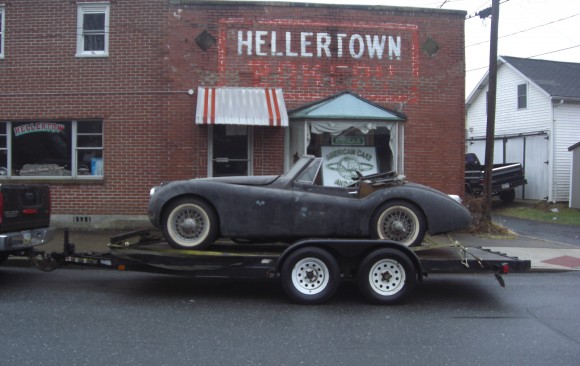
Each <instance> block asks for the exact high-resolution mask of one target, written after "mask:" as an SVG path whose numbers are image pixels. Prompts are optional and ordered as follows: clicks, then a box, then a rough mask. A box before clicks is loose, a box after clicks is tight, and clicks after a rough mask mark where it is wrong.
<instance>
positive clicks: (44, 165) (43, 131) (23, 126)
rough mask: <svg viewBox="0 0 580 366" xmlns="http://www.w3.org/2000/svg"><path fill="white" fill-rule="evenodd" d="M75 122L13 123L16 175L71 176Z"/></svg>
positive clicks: (13, 167) (14, 171)
mask: <svg viewBox="0 0 580 366" xmlns="http://www.w3.org/2000/svg"><path fill="white" fill-rule="evenodd" d="M71 125H72V123H71V122H50V123H49V122H32V123H14V124H13V125H12V132H11V133H12V169H13V175H25V176H70V175H71V171H70V164H71Z"/></svg>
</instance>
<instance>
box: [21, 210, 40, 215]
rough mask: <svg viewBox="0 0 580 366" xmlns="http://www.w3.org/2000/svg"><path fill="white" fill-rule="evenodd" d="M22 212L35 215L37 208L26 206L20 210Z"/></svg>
mask: <svg viewBox="0 0 580 366" xmlns="http://www.w3.org/2000/svg"><path fill="white" fill-rule="evenodd" d="M22 213H23V214H25V215H36V214H37V213H38V210H37V209H35V208H26V209H24V210H22Z"/></svg>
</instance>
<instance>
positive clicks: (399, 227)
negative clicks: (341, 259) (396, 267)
mask: <svg viewBox="0 0 580 366" xmlns="http://www.w3.org/2000/svg"><path fill="white" fill-rule="evenodd" d="M426 231H427V222H426V220H425V216H423V213H422V212H421V210H419V208H417V206H415V205H414V204H412V203H409V202H406V201H392V202H387V203H385V204H384V205H383V206H381V207H380V208H379V209H378V210H377V211H376V212H375V213H374V214H373V217H372V219H371V236H372V237H373V238H374V239H386V240H393V241H396V242H398V243H401V244H403V245H405V246H407V247H409V246H413V245H420V244H421V243H422V242H423V239H424V238H425V232H426Z"/></svg>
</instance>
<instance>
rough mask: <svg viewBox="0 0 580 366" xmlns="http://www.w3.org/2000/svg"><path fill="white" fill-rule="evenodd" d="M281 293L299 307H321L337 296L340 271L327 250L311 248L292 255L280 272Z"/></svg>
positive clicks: (297, 251) (302, 249)
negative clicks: (313, 305) (311, 305)
mask: <svg viewBox="0 0 580 366" xmlns="http://www.w3.org/2000/svg"><path fill="white" fill-rule="evenodd" d="M281 279H282V287H283V289H284V292H286V294H287V295H288V297H290V299H292V300H293V301H294V302H297V303H300V304H321V303H324V302H326V301H328V300H329V299H330V298H332V296H333V295H334V294H335V293H336V290H337V289H338V285H339V284H340V268H339V266H338V263H337V261H336V259H335V258H334V257H333V256H332V255H331V254H330V253H328V252H327V251H326V250H323V249H320V248H315V247H310V248H301V249H298V250H296V251H295V252H293V253H291V254H290V255H289V256H288V258H286V260H285V261H284V263H283V265H282V271H281Z"/></svg>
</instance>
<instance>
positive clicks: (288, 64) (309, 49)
mask: <svg viewBox="0 0 580 366" xmlns="http://www.w3.org/2000/svg"><path fill="white" fill-rule="evenodd" d="M219 27H220V31H219V36H218V38H219V39H218V79H219V80H218V83H221V84H222V85H231V86H237V85H239V86H256V87H271V86H275V87H278V88H282V89H283V90H284V97H285V98H287V99H288V100H292V99H296V100H303V99H305V98H308V99H309V100H314V99H316V98H323V97H326V96H328V95H329V91H336V90H364V94H365V97H367V98H370V99H372V100H375V101H377V102H406V103H412V102H415V101H416V100H417V93H418V89H419V88H418V87H417V84H418V78H419V32H418V27H417V26H416V25H413V24H396V23H372V22H370V23H360V22H357V23H354V22H336V23H328V22H317V21H306V20H293V19H292V20H290V19H269V20H268V19H267V20H255V19H251V20H249V19H243V18H227V19H221V20H220V22H219ZM305 94H308V96H307V97H305Z"/></svg>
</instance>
